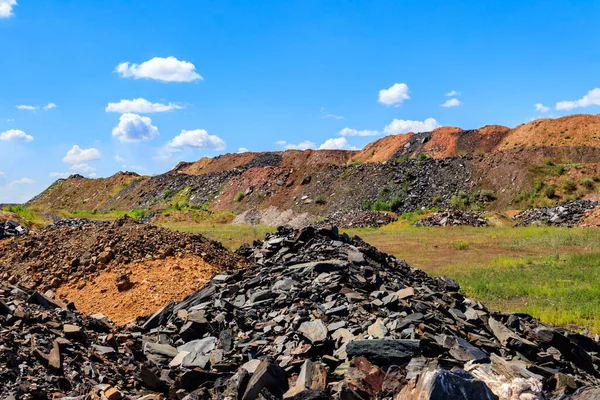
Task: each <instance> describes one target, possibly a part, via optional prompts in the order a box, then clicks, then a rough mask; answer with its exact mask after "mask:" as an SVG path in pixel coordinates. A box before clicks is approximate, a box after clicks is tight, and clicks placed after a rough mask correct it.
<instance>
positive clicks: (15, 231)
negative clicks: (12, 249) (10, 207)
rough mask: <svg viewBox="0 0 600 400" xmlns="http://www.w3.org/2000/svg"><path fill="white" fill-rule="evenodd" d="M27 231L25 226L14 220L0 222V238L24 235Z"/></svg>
mask: <svg viewBox="0 0 600 400" xmlns="http://www.w3.org/2000/svg"><path fill="white" fill-rule="evenodd" d="M28 233H29V229H27V227H25V226H23V225H21V224H19V223H18V222H15V221H10V220H9V221H6V222H0V239H5V238H8V237H12V236H20V235H26V234H28Z"/></svg>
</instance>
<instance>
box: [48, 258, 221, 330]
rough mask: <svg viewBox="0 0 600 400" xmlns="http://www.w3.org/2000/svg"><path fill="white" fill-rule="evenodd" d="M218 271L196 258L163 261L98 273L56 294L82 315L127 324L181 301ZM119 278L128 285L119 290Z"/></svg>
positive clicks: (137, 264)
mask: <svg viewBox="0 0 600 400" xmlns="http://www.w3.org/2000/svg"><path fill="white" fill-rule="evenodd" d="M220 271H222V269H221V268H220V267H219V266H215V265H211V264H208V263H207V262H206V261H204V260H203V259H202V257H199V256H192V255H187V256H181V257H166V258H165V259H164V260H152V261H143V262H134V263H130V264H128V265H123V266H120V267H118V269H108V270H104V271H100V273H99V274H98V276H96V277H94V278H93V279H90V280H80V281H79V282H73V283H68V284H66V285H62V286H60V288H59V289H58V290H56V294H57V295H58V296H59V297H60V298H63V299H66V300H67V301H70V302H73V303H74V304H75V306H76V307H77V309H78V310H79V311H81V312H82V313H84V314H88V315H92V314H96V313H101V314H104V315H106V316H107V317H109V318H110V319H111V320H112V321H114V322H116V323H119V324H127V323H131V322H133V321H135V319H136V317H138V316H139V315H148V314H151V313H153V312H154V311H156V310H157V309H159V308H161V307H162V306H163V305H164V304H166V303H168V302H169V301H180V300H182V299H184V298H185V297H186V296H187V295H189V294H190V293H191V292H193V291H195V290H198V289H200V288H201V287H202V286H203V285H204V284H205V283H206V282H208V281H209V280H210V278H211V277H212V276H213V275H214V274H215V273H217V272H220ZM123 274H126V276H127V279H128V282H129V284H128V287H127V288H126V289H125V290H120V289H119V287H118V286H117V285H116V282H118V281H119V278H120V277H122V275H123Z"/></svg>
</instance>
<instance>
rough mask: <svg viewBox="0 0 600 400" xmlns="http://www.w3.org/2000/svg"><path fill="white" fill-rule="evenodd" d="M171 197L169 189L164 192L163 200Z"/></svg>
mask: <svg viewBox="0 0 600 400" xmlns="http://www.w3.org/2000/svg"><path fill="white" fill-rule="evenodd" d="M171 196H173V193H171V191H170V190H169V189H167V190H165V191H164V193H163V199H165V200H167V199H169V198H171Z"/></svg>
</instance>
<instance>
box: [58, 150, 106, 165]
mask: <svg viewBox="0 0 600 400" xmlns="http://www.w3.org/2000/svg"><path fill="white" fill-rule="evenodd" d="M99 158H100V152H99V151H98V149H95V148H93V147H91V148H89V149H82V148H81V147H79V146H77V145H74V146H73V148H72V149H71V150H69V151H68V152H67V155H66V156H64V157H63V159H62V161H63V162H65V163H68V164H78V163H83V162H85V161H92V160H97V159H99Z"/></svg>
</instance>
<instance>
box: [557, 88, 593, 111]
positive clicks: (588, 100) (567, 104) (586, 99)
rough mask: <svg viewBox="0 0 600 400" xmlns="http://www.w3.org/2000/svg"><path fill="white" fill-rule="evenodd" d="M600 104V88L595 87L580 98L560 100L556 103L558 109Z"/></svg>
mask: <svg viewBox="0 0 600 400" xmlns="http://www.w3.org/2000/svg"><path fill="white" fill-rule="evenodd" d="M588 106H600V88H595V89H592V90H590V91H589V92H587V94H586V95H585V96H583V97H582V98H581V99H579V100H575V101H559V102H558V103H556V109H557V110H571V109H573V108H577V107H588Z"/></svg>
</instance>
